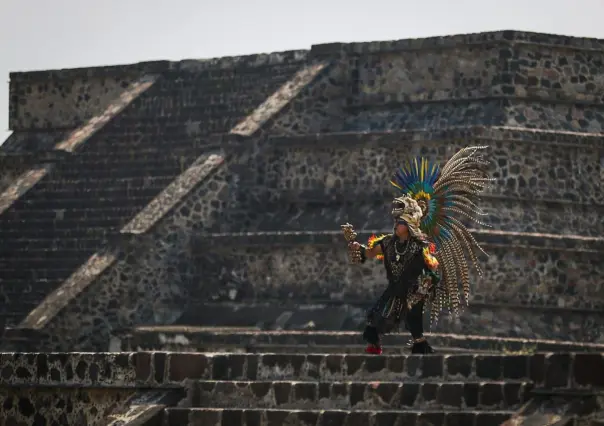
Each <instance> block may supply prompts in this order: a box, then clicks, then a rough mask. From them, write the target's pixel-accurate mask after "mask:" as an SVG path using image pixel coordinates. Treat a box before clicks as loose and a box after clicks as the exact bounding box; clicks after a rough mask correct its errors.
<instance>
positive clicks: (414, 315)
mask: <svg viewBox="0 0 604 426" xmlns="http://www.w3.org/2000/svg"><path fill="white" fill-rule="evenodd" d="M423 311H424V302H420V303H418V304H416V305H415V306H413V308H411V310H410V311H408V312H407V313H406V315H405V328H406V329H407V330H408V331H409V332H410V333H411V336H413V338H414V339H419V338H420V337H423V335H424V315H423ZM363 339H365V341H366V342H367V343H370V344H372V345H379V344H380V333H379V331H378V329H377V328H376V327H374V326H371V325H368V326H366V327H365V331H364V332H363Z"/></svg>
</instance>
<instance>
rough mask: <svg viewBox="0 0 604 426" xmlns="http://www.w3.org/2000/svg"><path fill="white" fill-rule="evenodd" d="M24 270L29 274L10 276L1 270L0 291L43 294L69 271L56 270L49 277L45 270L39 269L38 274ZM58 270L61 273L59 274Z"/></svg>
mask: <svg viewBox="0 0 604 426" xmlns="http://www.w3.org/2000/svg"><path fill="white" fill-rule="evenodd" d="M25 272H30V275H29V276H26V275H25V274H23V275H21V276H16V277H11V276H10V275H9V274H5V273H4V270H3V271H2V273H1V274H0V289H2V293H3V294H5V295H13V296H19V297H20V296H23V295H27V294H43V295H44V296H45V295H46V294H47V293H48V292H49V291H51V290H53V289H54V288H55V287H56V286H57V285H58V284H59V283H61V282H62V279H61V277H63V276H65V274H69V273H70V272H69V270H62V271H61V270H57V271H56V272H55V278H51V277H48V276H47V274H45V273H44V272H45V271H41V272H40V273H39V274H36V273H34V272H31V271H25ZM60 272H63V273H62V274H61V273H60ZM72 272H73V271H72Z"/></svg>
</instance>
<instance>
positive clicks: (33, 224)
mask: <svg viewBox="0 0 604 426" xmlns="http://www.w3.org/2000/svg"><path fill="white" fill-rule="evenodd" d="M133 213H134V212H130V214H129V215H128V216H122V217H119V216H118V217H104V218H102V217H101V218H94V219H89V218H80V219H45V220H35V219H25V220H23V219H9V218H5V219H4V220H2V221H0V232H1V231H4V230H7V231H20V230H28V229H40V230H44V231H46V232H50V231H62V230H69V229H88V228H108V229H113V228H119V227H121V225H125V222H126V221H128V220H130V219H131V218H132V217H133V216H134V214H133Z"/></svg>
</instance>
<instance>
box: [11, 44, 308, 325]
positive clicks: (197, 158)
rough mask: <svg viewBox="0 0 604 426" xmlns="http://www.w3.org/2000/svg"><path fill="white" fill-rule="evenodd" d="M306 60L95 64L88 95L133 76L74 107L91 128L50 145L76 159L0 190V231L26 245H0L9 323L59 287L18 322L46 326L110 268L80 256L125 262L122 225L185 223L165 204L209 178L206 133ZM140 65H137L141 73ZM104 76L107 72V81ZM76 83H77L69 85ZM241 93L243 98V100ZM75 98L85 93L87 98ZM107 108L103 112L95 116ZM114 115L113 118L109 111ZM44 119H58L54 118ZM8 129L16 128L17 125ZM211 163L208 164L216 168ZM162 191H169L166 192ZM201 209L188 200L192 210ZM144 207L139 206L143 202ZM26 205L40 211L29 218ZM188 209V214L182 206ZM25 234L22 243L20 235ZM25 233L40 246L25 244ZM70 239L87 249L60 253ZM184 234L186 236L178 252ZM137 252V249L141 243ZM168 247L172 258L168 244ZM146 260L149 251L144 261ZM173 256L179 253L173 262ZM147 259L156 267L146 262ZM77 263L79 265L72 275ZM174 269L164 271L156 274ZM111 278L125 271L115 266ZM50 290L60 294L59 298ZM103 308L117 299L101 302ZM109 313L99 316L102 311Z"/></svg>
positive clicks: (127, 228)
mask: <svg viewBox="0 0 604 426" xmlns="http://www.w3.org/2000/svg"><path fill="white" fill-rule="evenodd" d="M304 59H305V54H304V52H285V53H282V54H271V55H256V56H250V57H243V58H230V59H229V58H223V59H220V60H210V61H185V62H183V63H175V64H172V65H170V64H168V63H160V64H155V65H152V64H149V65H148V66H144V65H141V66H138V67H132V68H128V67H125V68H124V69H112V70H108V69H96V70H94V71H91V73H92V74H94V76H95V78H96V80H94V79H93V80H94V81H92V82H91V85H90V87H89V89H90V90H91V91H94V90H97V89H98V87H97V86H95V84H97V83H98V84H101V83H99V82H100V81H102V80H103V78H107V76H109V75H122V74H120V73H125V74H126V75H134V76H135V77H136V78H135V79H134V80H133V81H134V83H133V84H131V85H130V86H127V85H124V87H123V88H122V89H121V92H120V93H121V94H120V96H118V99H117V101H116V102H113V103H109V104H108V105H107V103H103V105H100V110H99V111H100V112H99V111H96V110H95V112H94V114H93V117H92V118H90V117H89V115H90V114H89V113H91V112H90V111H88V110H83V111H81V113H82V114H83V115H82V117H84V116H85V117H84V118H85V119H87V120H88V124H87V125H85V126H83V127H81V128H80V129H78V130H77V131H74V132H72V133H71V135H70V136H68V137H67V138H66V139H65V140H63V141H62V142H61V143H59V144H57V145H56V146H55V147H54V149H56V150H67V151H74V150H76V148H77V155H74V158H73V159H70V161H67V162H64V163H63V164H60V165H57V167H55V170H53V172H52V173H50V174H49V173H46V175H45V176H44V177H43V179H42V180H40V178H38V179H35V180H36V182H37V181H40V182H39V183H38V184H37V185H35V187H34V186H33V184H32V183H30V182H29V181H31V180H32V179H31V177H30V174H31V173H29V174H27V175H26V177H27V179H22V180H24V181H27V182H26V183H28V186H27V188H26V189H29V191H28V193H27V194H26V195H25V196H23V194H24V192H25V190H23V189H21V187H22V186H23V185H17V184H13V186H14V187H15V188H16V187H17V186H18V187H19V190H12V191H10V192H6V191H5V193H6V194H8V195H6V197H5V198H6V199H7V201H6V205H7V208H6V209H5V211H4V213H5V214H4V215H3V219H4V220H6V226H5V227H3V228H1V229H0V234H1V235H2V239H3V242H4V243H5V244H6V245H7V247H8V245H9V244H10V243H12V242H13V241H14V242H15V243H18V244H19V245H21V247H20V248H23V249H24V250H22V251H19V252H18V253H15V252H14V251H13V247H12V246H11V249H10V250H8V249H7V250H6V253H4V252H2V254H1V255H0V261H2V262H3V265H4V266H5V267H6V269H5V271H6V274H5V276H4V277H3V280H2V281H3V282H2V285H1V286H0V287H1V288H2V289H4V290H6V291H5V292H4V295H5V302H7V303H9V302H12V301H14V302H15V303H14V305H15V308H14V312H13V313H11V315H10V317H9V318H8V319H7V320H6V322H7V323H8V325H13V326H14V325H17V324H18V322H19V321H21V320H23V317H24V316H25V315H26V314H27V313H28V312H29V311H31V310H33V309H34V308H35V307H36V305H38V304H40V302H42V300H43V299H44V297H45V296H47V295H48V294H49V293H51V292H52V291H53V290H55V291H56V293H55V294H54V296H52V297H50V299H49V300H48V301H47V303H46V305H52V306H53V307H52V308H51V309H50V308H49V309H48V310H47V309H46V308H45V306H39V307H38V309H37V312H36V313H35V314H34V315H33V316H32V317H31V318H29V319H28V320H27V321H26V322H24V323H23V324H21V325H22V326H25V327H29V326H34V327H42V326H45V324H46V323H47V322H48V321H50V319H51V318H52V317H53V316H54V315H55V314H56V313H57V312H58V311H59V310H61V309H63V307H64V306H65V305H66V304H67V302H64V303H59V302H58V299H66V300H67V299H69V300H70V298H72V297H75V296H76V295H78V294H80V293H82V291H83V289H84V288H85V287H86V286H87V285H88V284H89V282H90V281H93V280H94V279H96V278H97V277H98V275H99V274H100V272H102V271H103V270H104V269H106V267H107V266H109V264H111V263H112V261H109V262H107V265H105V267H104V268H100V269H99V268H96V269H97V271H96V272H94V271H93V269H95V268H91V267H89V266H87V265H86V264H85V263H86V260H87V259H91V258H92V259H96V258H99V257H103V258H108V257H111V256H113V255H118V256H119V255H120V253H121V255H122V257H127V256H125V255H124V253H125V252H127V251H128V250H129V249H127V248H124V249H123V250H121V251H120V250H119V249H116V246H119V245H120V240H129V238H121V237H120V231H123V232H121V234H126V233H130V234H134V233H139V234H140V233H142V232H147V231H149V229H150V228H151V227H152V226H153V225H154V224H155V223H156V222H157V221H158V220H159V219H160V218H161V217H162V216H163V215H165V214H166V213H167V212H168V211H170V210H173V211H174V212H175V214H176V216H175V218H174V219H175V220H176V221H181V224H183V221H182V218H181V217H180V216H179V213H178V212H176V210H177V209H174V208H173V207H174V206H175V204H176V203H177V202H179V201H181V199H182V198H183V197H185V196H187V195H188V193H189V192H190V191H192V190H193V188H194V187H195V186H197V185H198V184H200V183H201V181H202V180H203V179H205V178H206V177H207V173H208V170H206V169H207V167H206V168H204V167H202V164H201V163H204V161H205V160H204V155H205V154H206V153H207V152H208V150H210V149H212V148H213V149H214V151H217V148H219V147H217V146H216V145H213V141H214V139H212V138H211V137H209V136H208V135H209V134H210V133H216V132H218V133H226V132H227V131H228V130H229V129H230V128H232V127H234V126H235V125H236V124H237V122H239V121H241V120H242V119H243V118H245V116H246V115H247V114H249V113H250V112H252V111H253V109H254V108H255V107H257V106H258V105H259V104H260V103H261V102H262V101H264V100H265V99H266V98H267V97H268V96H269V95H271V94H273V93H274V92H275V91H276V90H277V89H279V87H280V86H282V85H283V84H284V83H287V82H288V80H289V79H290V77H291V76H292V75H293V74H294V73H295V71H296V70H298V68H300V66H301V65H302V64H303V63H304ZM141 70H143V71H145V72H143V73H142V74H140V71H141ZM150 70H155V71H156V73H155V74H156V75H157V79H156V78H155V77H154V78H153V79H148V78H147V77H145V75H146V74H148V73H149V72H150ZM104 72H106V73H109V74H108V75H107V76H105V77H103V73H104ZM111 72H114V73H116V74H111ZM84 74H86V73H84ZM311 74H312V73H311ZM44 76H45V74H44V73H42V74H39V73H38V74H30V73H28V74H19V75H18V77H15V85H17V84H21V83H18V82H23V81H25V80H27V81H30V80H31V81H34V80H36V79H37V78H43V77H44ZM46 77H48V78H51V79H55V80H57V81H58V80H61V81H68V82H72V83H73V81H75V80H73V79H75V78H82V71H80V72H79V73H78V72H77V71H72V72H69V71H65V72H57V73H56V74H52V75H50V74H48V75H46ZM70 78H71V79H72V80H69V79H70ZM310 78H311V79H312V78H313V77H312V76H311V77H310ZM55 80H53V81H55ZM156 80H157V81H156ZM154 82H155V83H154ZM76 83H77V81H75V83H73V84H76ZM23 84H24V83H23ZM288 87H289V86H288ZM42 89H43V88H42ZM42 89H40V90H42ZM16 90H17V89H16ZM44 90H46V89H44ZM49 90H50V89H49ZM298 90H299V89H298ZM290 91H291V90H290ZM290 91H288V90H285V91H284V92H283V93H282V96H281V98H280V101H281V102H282V103H283V102H285V103H287V99H286V98H287V95H288V94H289V95H291V96H295V94H296V92H295V91H294V92H292V93H289V92H290ZM84 92H85V91H84ZM143 92H144V93H143ZM108 93H109V92H108ZM112 93H113V92H112ZM242 93H247V95H246V96H242ZM18 96H25V98H19V99H21V100H23V99H26V100H27V102H30V103H27V102H26V101H23V102H21V101H20V102H21V103H20V105H22V109H19V111H25V110H26V111H27V114H30V115H35V114H37V113H38V112H40V113H41V111H38V109H39V108H40V106H39V105H40V104H39V103H36V102H38V101H39V100H38V101H35V99H33V98H27V96H26V94H19V95H18ZM82 96H83V97H86V96H88V95H87V94H86V93H83V94H82ZM107 96H109V95H107ZM114 97H115V96H114ZM99 102H100V101H99ZM101 103H102V102H101ZM282 106H283V105H282ZM71 107H72V106H71V105H70V104H69V102H67V101H66V103H65V104H62V105H57V106H56V109H57V110H60V114H63V115H65V116H66V115H68V114H69V111H70V108H71ZM61 108H65V109H61ZM103 108H104V109H103ZM166 108H168V109H169V111H170V113H169V117H168V116H164V114H165V111H168V110H167V109H166ZM103 110H104V111H105V113H102V111H103ZM95 114H96V115H95ZM116 114H117V115H118V117H114V115H116ZM82 117H79V116H78V117H74V118H73V120H74V122H77V123H78V124H79V123H80V121H82V120H83V118H82ZM49 120H50V119H49ZM52 120H54V118H53V119H52ZM52 120H51V121H52ZM55 121H56V120H55ZM52 125H53V126H54V125H57V126H58V124H56V123H55V124H52ZM16 130H17V131H16V133H19V129H16ZM158 137H160V139H162V138H163V142H164V144H158V142H157V140H158V139H157V138H158ZM83 140H86V143H85V144H82V141H83ZM219 157H220V159H221V160H220V161H224V156H220V155H219ZM211 158H218V157H216V156H215V157H211ZM158 159H159V161H158ZM206 159H207V158H206ZM124 160H126V161H124ZM45 167H48V166H45ZM210 169H212V170H213V168H212V167H210ZM179 175H180V176H179ZM36 182H34V183H36ZM214 184H215V183H212V184H211V185H210V187H212V185H214ZM32 187H34V190H33V191H32V190H31V188H32ZM212 188H213V187H212ZM9 189H10V188H9ZM163 189H165V191H163V192H162V190H163ZM212 191H213V189H210V192H212ZM20 196H21V198H19V197H20ZM154 199H155V201H153V200H154ZM208 201H209V200H208ZM150 202H151V203H150ZM149 203H150V204H149ZM197 204H198V201H197V199H195V201H194V203H193V205H197ZM145 206H147V207H146V208H145V209H143V208H144V207H145ZM217 208H218V210H220V208H219V206H216V205H208V206H204V209H209V210H214V209H217ZM74 209H79V210H85V212H81V213H80V215H79V216H78V215H74V214H72V210H74ZM32 210H33V211H34V212H37V214H33V213H32ZM49 210H50V211H54V212H55V213H56V217H55V218H48V217H46V218H44V219H42V216H44V215H45V213H44V212H47V211H49ZM141 210H142V211H141ZM196 211H197V210H196ZM137 213H138V216H137ZM213 214H214V215H217V213H213ZM186 216H189V214H188V213H186ZM129 222H130V223H129ZM195 223H196V222H194V221H190V220H189V219H187V224H186V226H189V227H190V226H193V225H195ZM183 225H184V224H183ZM41 231H43V232H41ZM180 232H181V233H182V232H185V231H184V230H181V231H180ZM36 234H38V235H36ZM23 237H25V238H26V240H25V241H23ZM30 239H32V240H34V239H36V240H41V241H34V242H33V243H31V244H28V243H29V240H30ZM69 240H76V241H77V242H78V244H79V243H80V242H81V241H86V240H87V241H88V243H87V244H86V250H83V249H80V247H79V246H77V248H78V249H80V250H79V251H75V250H72V249H71V248H70V249H69V251H68V250H66V249H64V248H63V247H62V246H63V244H65V243H67V242H69ZM186 241H187V240H184V241H183V247H185V245H186ZM72 242H73V245H76V244H75V242H74V241H72ZM36 243H37V244H36ZM135 244H136V243H135ZM36 245H37V247H36ZM23 246H25V247H23ZM31 246H34V247H36V250H34V251H30V250H28V249H29V248H30V247H31ZM40 249H41V250H40ZM137 250H139V251H140V248H139V249H137ZM176 250H179V249H176ZM51 251H52V253H51V254H49V252H51ZM184 251H187V248H185V249H184ZM172 252H173V253H175V252H174V250H173V249H172ZM153 256H154V255H150V258H151V257H153ZM176 257H177V256H176V255H175V256H174V258H176ZM51 258H52V259H51ZM38 259H45V260H44V261H41V260H38ZM176 261H177V262H181V260H176ZM149 262H150V264H151V263H152V261H151V260H149ZM156 266H159V265H156ZM78 267H79V269H80V272H79V273H76V274H73V275H72V273H74V272H75V271H76V269H77V268H78ZM170 273H171V272H168V271H165V273H163V274H162V273H159V274H156V275H158V276H164V275H165V274H170ZM70 275H71V277H70ZM118 275H119V274H118ZM150 275H151V274H150ZM119 276H121V277H125V276H126V275H124V274H123V273H122V274H121V275H119ZM68 279H69V280H70V281H69V282H68ZM71 281H73V282H71ZM76 281H77V283H74V282H76ZM61 283H65V286H66V287H65V288H64V289H61V288H60V287H59V286H60V285H61ZM32 285H33V287H34V288H33V291H30V292H27V295H26V296H25V297H24V298H23V300H18V299H17V297H16V294H19V288H21V287H25V286H32ZM176 287H177V286H176ZM68 290H69V291H68ZM130 291H132V289H130ZM183 291H184V292H186V290H183V289H177V292H180V293H182V292H183ZM169 293H170V292H169ZM172 293H173V292H172ZM57 295H59V296H60V297H55V296H57ZM95 299H98V298H97V297H95ZM17 301H18V302H19V303H16V302H17ZM107 303H108V304H112V303H113V302H112V301H109V300H108V301H107ZM166 303H168V304H169V303H170V302H169V301H167V302H166ZM177 304H178V303H177ZM104 306H107V305H104ZM105 315H107V313H105V312H103V313H102V314H101V316H105ZM125 315H127V314H125ZM70 321H71V323H72V324H75V323H76V322H73V321H72V320H67V323H69V322H70ZM95 321H103V320H102V319H96V318H95V319H90V321H89V320H87V319H85V320H84V321H83V322H82V323H83V324H86V323H89V322H95ZM77 322H79V321H77ZM3 324H4V322H3ZM128 324H129V323H128ZM60 334H64V335H68V334H69V333H62V332H61V333H60Z"/></svg>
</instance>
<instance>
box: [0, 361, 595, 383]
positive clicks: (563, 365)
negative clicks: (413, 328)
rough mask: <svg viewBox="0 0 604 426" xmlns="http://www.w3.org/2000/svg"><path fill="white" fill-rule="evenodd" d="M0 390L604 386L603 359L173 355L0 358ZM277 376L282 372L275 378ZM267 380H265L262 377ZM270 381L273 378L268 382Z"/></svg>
mask: <svg viewBox="0 0 604 426" xmlns="http://www.w3.org/2000/svg"><path fill="white" fill-rule="evenodd" d="M0 365H1V366H2V368H1V370H0V386H2V387H11V386H17V387H28V386H45V387H50V386H52V387H79V388H84V387H87V388H137V387H153V388H179V387H182V386H183V385H184V384H185V383H186V382H187V381H190V380H259V379H262V380H267V379H270V377H269V376H271V377H272V376H275V375H279V374H281V375H282V372H283V371H290V372H291V373H292V374H293V376H295V377H299V376H300V377H301V376H304V375H305V374H306V375H307V376H308V377H306V378H307V379H308V380H313V381H316V380H317V379H319V378H320V377H323V376H325V377H329V376H334V375H343V376H346V375H355V374H357V373H361V374H362V375H374V376H376V377H378V376H380V375H385V376H387V375H395V376H401V377H402V376H406V377H409V378H416V379H422V378H423V379H426V378H430V377H441V378H457V377H459V376H460V375H461V376H464V377H466V378H475V379H477V380H480V379H484V380H502V379H503V380H506V379H510V380H512V379H513V380H520V379H526V380H530V381H532V382H533V383H534V385H535V387H537V388H547V389H565V388H572V389H586V388H592V387H593V388H604V353H573V352H570V353H537V354H532V355H470V354H464V355H423V356H418V355H385V356H373V355H338V354H333V355H332V354H266V353H265V354H227V353H192V352H187V353H179V352H122V353H107V352H105V353H85V352H83V353H79V352H72V353H69V352H64V353H0ZM280 372H281V373H280ZM265 376H266V377H265ZM273 379H274V378H273Z"/></svg>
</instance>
